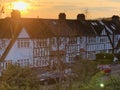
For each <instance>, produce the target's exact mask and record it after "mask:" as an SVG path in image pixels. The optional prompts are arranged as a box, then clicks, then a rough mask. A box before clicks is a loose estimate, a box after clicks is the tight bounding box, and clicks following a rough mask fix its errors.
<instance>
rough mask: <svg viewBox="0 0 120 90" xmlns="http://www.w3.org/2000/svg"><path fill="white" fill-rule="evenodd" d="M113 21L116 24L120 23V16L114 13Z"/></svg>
mask: <svg viewBox="0 0 120 90" xmlns="http://www.w3.org/2000/svg"><path fill="white" fill-rule="evenodd" d="M112 21H113V23H115V24H117V23H119V16H117V15H113V16H112Z"/></svg>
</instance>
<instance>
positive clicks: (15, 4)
mask: <svg viewBox="0 0 120 90" xmlns="http://www.w3.org/2000/svg"><path fill="white" fill-rule="evenodd" d="M12 6H13V9H14V10H19V11H23V10H26V9H28V7H29V5H28V3H26V2H23V1H19V2H13V3H12Z"/></svg>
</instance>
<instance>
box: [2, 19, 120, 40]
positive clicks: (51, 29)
mask: <svg viewBox="0 0 120 90" xmlns="http://www.w3.org/2000/svg"><path fill="white" fill-rule="evenodd" d="M22 28H25V30H26V32H27V33H28V34H29V36H30V38H49V37H56V36H59V37H66V36H67V37H68V36H96V35H98V36H100V35H101V33H102V31H103V30H105V29H106V30H107V31H108V32H107V33H109V34H112V32H114V33H115V34H120V22H118V23H117V24H115V23H114V22H113V21H112V20H109V21H105V20H101V21H100V20H80V21H79V20H71V19H65V20H60V19H39V18H20V19H19V20H18V19H13V18H5V19H0V38H12V36H13V35H14V34H15V33H16V32H18V31H19V30H21V29H22ZM16 29H17V30H16Z"/></svg>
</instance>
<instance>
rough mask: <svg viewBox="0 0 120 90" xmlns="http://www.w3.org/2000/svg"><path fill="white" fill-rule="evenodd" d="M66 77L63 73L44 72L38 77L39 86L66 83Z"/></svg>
mask: <svg viewBox="0 0 120 90" xmlns="http://www.w3.org/2000/svg"><path fill="white" fill-rule="evenodd" d="M66 79H67V77H66V74H64V73H58V72H46V73H43V74H41V75H40V84H41V85H48V84H55V83H58V82H63V81H66Z"/></svg>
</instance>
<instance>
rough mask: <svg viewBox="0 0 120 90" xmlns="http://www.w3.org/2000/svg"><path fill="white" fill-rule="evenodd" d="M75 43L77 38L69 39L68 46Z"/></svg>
mask: <svg viewBox="0 0 120 90" xmlns="http://www.w3.org/2000/svg"><path fill="white" fill-rule="evenodd" d="M76 43H77V38H76V37H71V38H69V44H76Z"/></svg>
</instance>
